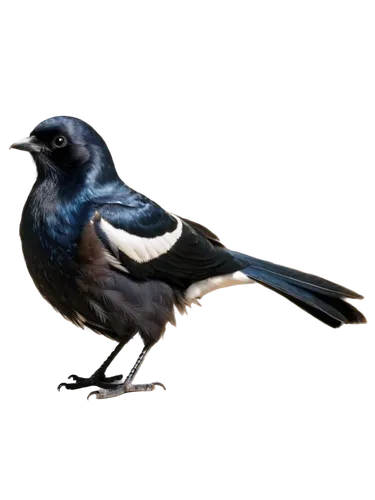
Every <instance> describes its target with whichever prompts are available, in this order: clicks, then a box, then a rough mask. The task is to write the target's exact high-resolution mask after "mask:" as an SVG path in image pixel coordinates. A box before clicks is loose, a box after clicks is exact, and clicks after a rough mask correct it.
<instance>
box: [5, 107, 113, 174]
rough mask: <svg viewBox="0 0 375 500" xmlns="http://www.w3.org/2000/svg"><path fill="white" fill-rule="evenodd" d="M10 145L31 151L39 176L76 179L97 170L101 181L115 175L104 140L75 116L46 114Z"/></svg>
mask: <svg viewBox="0 0 375 500" xmlns="http://www.w3.org/2000/svg"><path fill="white" fill-rule="evenodd" d="M11 148H14V149H20V150H22V151H28V152H29V153H31V155H32V157H33V159H34V161H35V163H36V166H37V169H38V174H39V176H41V177H56V178H59V179H67V180H69V179H70V180H78V179H82V176H87V175H92V174H96V175H95V176H97V174H99V173H100V174H101V177H103V179H102V181H103V180H106V178H108V179H110V178H112V177H113V176H116V171H115V168H114V164H113V160H112V157H111V154H110V152H109V150H108V148H107V145H106V143H105V142H104V140H103V139H102V138H101V137H100V135H99V134H98V133H97V132H96V131H95V130H94V129H93V128H92V127H91V126H90V125H88V124H87V123H85V122H84V121H82V120H79V119H78V118H73V117H70V116H55V117H54V118H49V119H48V120H45V121H43V122H41V123H40V124H39V125H38V126H37V127H35V128H34V130H33V131H32V132H31V134H30V136H29V137H27V138H26V139H23V140H21V141H19V142H16V143H14V144H12V145H11Z"/></svg>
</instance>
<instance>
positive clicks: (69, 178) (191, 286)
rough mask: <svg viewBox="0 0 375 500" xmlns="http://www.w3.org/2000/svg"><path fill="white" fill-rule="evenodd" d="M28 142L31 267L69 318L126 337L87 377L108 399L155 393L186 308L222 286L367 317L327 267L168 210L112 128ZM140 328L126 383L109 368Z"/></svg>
mask: <svg viewBox="0 0 375 500" xmlns="http://www.w3.org/2000/svg"><path fill="white" fill-rule="evenodd" d="M11 148H13V149H19V150H22V151H28V152H29V153H30V154H31V156H32V158H33V160H34V162H35V164H36V169H37V179H36V182H35V184H34V185H33V187H32V189H31V192H30V194H29V196H28V198H27V201H26V204H25V206H24V209H23V213H22V219H21V224H20V237H21V242H22V249H23V254H24V258H25V261H26V265H27V268H28V271H29V273H30V275H31V277H32V279H33V281H34V283H35V285H36V287H37V289H38V290H39V292H40V293H41V295H42V296H43V297H44V298H45V299H46V300H47V301H48V302H49V303H50V304H51V305H52V306H53V307H54V308H55V309H56V310H57V311H58V312H60V313H61V314H62V315H63V316H64V317H65V318H66V319H68V320H69V321H71V322H72V323H74V324H75V325H77V326H79V327H82V328H84V327H86V328H89V329H91V330H92V331H94V332H96V333H98V334H101V335H105V336H106V337H108V338H109V339H112V340H114V341H115V342H117V346H116V348H115V349H114V351H113V352H112V353H111V354H110V355H109V357H108V358H107V359H106V360H105V361H104V362H103V364H102V365H101V366H100V367H99V368H98V369H97V370H96V371H95V372H94V373H93V374H92V375H91V377H88V378H84V377H79V376H77V375H71V376H70V377H69V379H72V382H71V383H61V384H60V385H59V386H58V389H59V390H60V389H61V387H65V388H66V389H79V388H82V387H89V386H95V387H97V388H98V389H99V390H97V391H94V392H91V393H90V394H89V396H88V397H90V396H91V395H95V396H96V398H98V399H106V398H111V397H115V396H119V395H121V394H124V393H128V392H139V391H152V390H154V389H155V387H156V386H161V387H163V388H164V389H165V387H164V385H163V384H161V383H160V382H153V383H149V384H135V383H134V378H135V376H136V374H137V372H138V370H139V368H140V366H141V364H142V363H143V361H144V359H145V357H146V355H147V353H148V352H149V350H150V349H151V347H152V346H153V345H154V344H155V343H156V342H158V340H159V339H160V338H161V336H162V335H163V333H164V330H165V328H166V325H167V324H168V323H171V324H175V312H174V311H175V309H177V310H178V311H179V312H180V313H184V312H186V307H188V306H191V304H193V303H199V302H198V301H199V299H200V298H201V297H203V296H204V295H205V294H207V293H209V292H212V291H214V290H217V289H219V288H223V287H228V286H232V285H239V284H246V283H260V284H261V285H263V286H265V287H267V288H269V289H271V290H273V291H275V292H276V293H278V294H279V295H281V296H283V297H285V298H287V299H288V300H290V301H291V302H293V303H294V304H296V305H297V306H299V307H300V308H302V309H303V310H304V311H306V312H307V313H309V314H311V315H312V316H314V317H315V318H317V319H318V320H320V321H322V322H323V323H325V324H326V325H328V326H330V327H332V328H337V327H339V326H341V325H343V324H348V323H365V322H366V319H365V317H364V316H363V314H362V313H361V312H359V311H358V310H357V309H356V308H355V307H353V306H352V305H351V304H350V303H348V302H347V301H346V300H345V299H362V298H363V297H362V296H361V295H358V294H357V293H355V292H353V291H351V290H349V289H348V288H344V287H343V286H340V285H337V284H335V283H332V282H331V281H328V280H325V279H323V278H320V277H318V276H313V275H311V274H307V273H304V272H301V271H297V270H295V269H290V268H288V267H284V266H280V265H277V264H273V263H271V262H267V261H264V260H260V259H257V258H254V257H250V256H248V255H245V254H242V253H239V252H236V251H232V250H229V249H228V248H226V247H225V246H224V244H223V243H221V242H220V240H219V238H218V237H217V236H216V235H215V234H214V233H213V232H212V231H210V230H209V229H207V228H206V227H204V226H202V225H201V224H198V223H197V222H193V221H191V220H189V219H185V218H183V217H179V216H177V215H175V214H172V213H169V212H166V211H165V210H164V209H163V208H162V207H161V206H159V205H157V204H156V203H155V202H153V201H152V200H150V199H148V198H147V197H146V196H144V195H142V194H140V193H138V192H137V191H135V190H133V189H131V188H130V187H129V186H127V185H126V184H125V183H124V182H123V181H122V180H121V179H120V178H119V176H118V174H117V171H116V168H115V165H114V162H113V160H112V156H111V153H110V152H109V150H108V148H107V145H106V143H105V142H104V140H103V139H102V137H101V136H100V135H99V134H98V133H97V132H96V131H95V130H94V129H93V128H92V127H91V126H90V125H88V124H87V123H85V122H84V121H82V120H79V119H77V118H73V117H68V116H57V117H54V118H49V119H47V120H45V121H43V122H41V123H40V124H39V125H38V126H37V127H36V128H35V129H34V130H33V131H32V132H31V134H30V136H29V137H27V138H26V139H23V140H21V141H19V142H15V143H14V144H12V145H11ZM137 333H138V334H139V335H140V336H141V338H142V340H143V343H144V348H143V350H142V352H141V354H140V356H139V358H138V359H137V361H136V363H135V365H134V367H133V368H132V370H131V371H130V373H129V375H128V376H127V377H126V379H125V380H124V381H122V379H123V377H122V375H117V376H112V377H107V376H106V370H107V368H108V366H109V365H110V363H111V362H112V361H113V359H114V358H115V357H116V356H117V355H118V353H119V352H120V351H121V349H122V348H123V347H124V345H125V344H126V343H127V342H128V341H129V340H130V339H131V338H132V337H134V335H136V334H137Z"/></svg>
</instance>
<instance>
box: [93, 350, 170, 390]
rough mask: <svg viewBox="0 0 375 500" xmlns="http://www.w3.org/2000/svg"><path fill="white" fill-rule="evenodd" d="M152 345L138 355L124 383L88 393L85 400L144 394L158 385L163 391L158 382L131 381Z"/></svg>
mask: <svg viewBox="0 0 375 500" xmlns="http://www.w3.org/2000/svg"><path fill="white" fill-rule="evenodd" d="M152 346H153V344H150V345H147V346H145V347H144V349H143V351H142V352H141V354H140V355H139V358H138V359H137V361H136V363H135V365H134V366H133V368H132V369H131V370H130V373H129V375H128V376H127V377H126V379H125V382H123V383H122V384H118V385H116V386H115V387H113V388H102V389H100V390H99V391H93V392H90V394H89V395H88V396H87V399H88V398H89V397H90V396H92V395H93V394H95V395H96V399H107V398H114V397H116V396H121V394H125V393H126V392H145V391H153V390H154V389H155V386H157V385H160V386H161V387H163V389H164V390H165V387H164V385H163V384H161V383H160V382H153V383H152V384H133V380H134V378H135V376H136V375H137V373H138V371H139V369H140V367H141V365H142V363H143V361H144V359H145V357H146V354H147V353H148V352H149V350H150V349H151V347H152Z"/></svg>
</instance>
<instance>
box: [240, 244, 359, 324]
mask: <svg viewBox="0 0 375 500" xmlns="http://www.w3.org/2000/svg"><path fill="white" fill-rule="evenodd" d="M232 253H233V254H234V255H236V257H238V258H239V260H241V261H243V263H244V264H245V265H246V267H245V268H244V269H242V272H243V273H245V274H246V275H247V276H248V277H249V278H251V279H253V280H254V281H256V282H258V283H260V284H262V285H263V286H265V287H267V288H270V289H271V290H274V291H275V292H277V293H278V294H280V295H282V296H283V297H285V298H287V299H288V300H290V301H291V302H293V303H294V304H296V305H297V306H299V307H301V308H302V309H303V310H304V311H306V312H308V313H309V314H311V315H312V316H314V317H315V318H317V319H319V320H320V321H323V323H325V324H326V325H329V326H331V327H332V328H338V327H339V326H341V325H343V324H348V323H366V318H365V317H364V316H363V314H362V313H361V312H360V311H358V309H356V308H355V307H353V306H352V305H351V304H349V303H348V302H346V301H345V299H346V298H349V299H363V297H362V296H361V295H359V294H358V293H355V292H353V291H352V290H349V289H348V288H344V287H343V286H340V285H337V284H336V283H332V282H331V281H328V280H325V279H323V278H319V277H318V276H314V275H312V274H307V273H303V272H301V271H297V270H296V269H290V268H289V267H284V266H279V265H277V264H272V262H267V261H264V260H260V259H256V258H254V257H248V256H245V255H243V254H238V253H236V252H232Z"/></svg>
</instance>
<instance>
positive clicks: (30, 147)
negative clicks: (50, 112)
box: [9, 135, 42, 153]
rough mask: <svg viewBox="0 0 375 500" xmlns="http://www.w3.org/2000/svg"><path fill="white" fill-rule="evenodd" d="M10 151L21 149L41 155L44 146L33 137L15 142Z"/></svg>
mask: <svg viewBox="0 0 375 500" xmlns="http://www.w3.org/2000/svg"><path fill="white" fill-rule="evenodd" d="M9 149H20V150H21V151H28V152H29V153H40V152H41V150H42V144H41V143H40V142H39V141H38V139H37V138H36V137H35V136H33V135H31V136H30V137H26V138H25V139H22V140H21V141H18V142H15V143H14V144H12V145H11V146H10V148H9Z"/></svg>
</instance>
